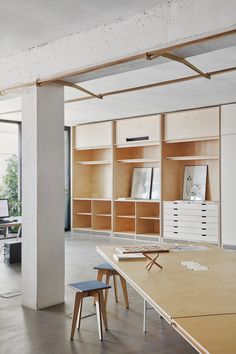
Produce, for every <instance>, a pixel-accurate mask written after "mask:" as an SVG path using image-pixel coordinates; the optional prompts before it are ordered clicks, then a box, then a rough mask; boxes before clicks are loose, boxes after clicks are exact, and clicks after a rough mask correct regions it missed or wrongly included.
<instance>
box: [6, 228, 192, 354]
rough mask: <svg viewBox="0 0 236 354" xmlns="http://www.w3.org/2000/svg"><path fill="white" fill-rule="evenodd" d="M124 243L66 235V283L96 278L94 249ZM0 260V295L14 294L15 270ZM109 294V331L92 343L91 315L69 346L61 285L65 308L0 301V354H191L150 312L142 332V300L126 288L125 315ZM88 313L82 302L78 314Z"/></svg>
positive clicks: (68, 299)
mask: <svg viewBox="0 0 236 354" xmlns="http://www.w3.org/2000/svg"><path fill="white" fill-rule="evenodd" d="M125 242H127V241H123V240H122V241H121V240H112V239H110V238H106V237H101V236H96V237H95V236H83V235H79V234H71V233H66V243H65V245H66V248H65V251H66V284H68V283H70V282H76V281H83V280H91V279H95V278H96V272H95V271H94V270H93V266H94V265H96V264H99V262H102V261H103V259H102V258H101V256H100V255H99V254H97V252H96V249H95V247H96V245H105V244H124V243H125ZM129 243H130V241H129ZM0 247H1V244H0ZM0 258H1V262H0V294H2V293H5V292H10V291H16V290H20V289H21V274H20V266H19V265H16V266H8V265H5V264H4V263H3V262H2V255H1V256H0ZM58 262H60V259H58ZM119 290H120V289H119ZM112 292H113V291H112ZM112 292H111V294H110V297H109V301H108V308H107V313H108V325H109V331H108V332H106V333H105V334H104V341H103V342H100V341H99V339H98V330H97V322H96V317H95V316H91V317H88V318H86V319H84V320H82V325H81V330H80V332H79V333H78V332H77V333H76V335H75V339H74V341H73V342H72V341H70V339H69V338H70V326H71V312H72V307H73V298H74V292H73V290H72V289H70V288H69V287H68V286H67V285H66V286H65V293H66V296H65V304H62V305H59V306H54V307H51V308H48V309H45V310H40V311H33V310H30V309H27V308H23V307H22V306H21V296H17V297H13V298H9V299H4V298H1V297H0V338H1V340H0V354H16V353H17V354H19V353H21V354H70V353H71V354H76V353H80V354H106V353H107V354H108V353H109V354H110V353H114V354H115V353H125V354H126V353H127V354H132V353H134V354H143V353H155V354H159V353H161V354H194V353H196V351H195V350H194V349H193V348H192V347H191V346H190V345H189V344H188V343H187V342H186V341H185V340H184V339H182V338H181V337H180V335H179V334H178V333H177V332H175V331H174V330H173V328H171V327H170V326H169V325H168V324H167V323H166V322H165V321H164V320H161V319H160V318H159V316H158V315H157V313H156V312H155V311H154V310H149V311H148V332H147V333H146V334H144V333H143V332H142V311H143V300H142V298H141V297H140V296H139V295H138V294H137V293H136V292H135V291H134V290H133V289H132V288H131V287H128V292H129V300H130V309H129V310H126V309H125V307H124V304H123V299H122V296H121V295H122V294H120V293H119V295H120V296H119V299H120V303H119V304H115V302H114V296H113V293H112ZM94 311H95V309H94V306H93V304H92V302H91V299H86V300H85V304H84V307H83V315H89V314H92V313H94Z"/></svg>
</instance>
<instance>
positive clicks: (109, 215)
mask: <svg viewBox="0 0 236 354" xmlns="http://www.w3.org/2000/svg"><path fill="white" fill-rule="evenodd" d="M94 215H95V216H105V217H111V214H94Z"/></svg>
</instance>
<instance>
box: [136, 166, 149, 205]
mask: <svg viewBox="0 0 236 354" xmlns="http://www.w3.org/2000/svg"><path fill="white" fill-rule="evenodd" d="M151 183H152V168H151V167H134V170H133V179H132V188H131V198H134V199H135V198H137V199H149V198H150V194H151Z"/></svg>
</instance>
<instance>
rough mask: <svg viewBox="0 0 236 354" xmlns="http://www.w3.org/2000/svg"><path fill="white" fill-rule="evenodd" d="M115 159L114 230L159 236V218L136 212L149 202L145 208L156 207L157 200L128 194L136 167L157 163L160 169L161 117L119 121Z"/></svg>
mask: <svg viewBox="0 0 236 354" xmlns="http://www.w3.org/2000/svg"><path fill="white" fill-rule="evenodd" d="M114 159H115V161H114V234H115V235H116V234H118V235H119V234H128V235H133V238H135V237H136V236H137V235H142V236H144V237H145V236H150V235H153V236H156V237H159V235H160V219H155V220H153V219H140V218H139V216H141V215H139V213H140V210H142V206H144V208H145V205H146V206H147V205H148V204H149V203H150V205H149V206H148V207H147V210H150V208H151V205H156V206H157V208H158V210H159V203H160V200H158V201H156V200H150V199H147V200H136V199H131V198H130V196H131V186H132V178H133V171H134V168H135V167H159V169H160V173H161V117H160V116H150V117H144V118H133V119H126V120H121V121H118V122H117V123H116V146H115V150H114ZM126 198H127V200H125V199H126ZM144 216H145V214H144ZM149 216H152V214H151V215H149Z"/></svg>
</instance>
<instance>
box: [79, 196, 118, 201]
mask: <svg viewBox="0 0 236 354" xmlns="http://www.w3.org/2000/svg"><path fill="white" fill-rule="evenodd" d="M73 200H95V201H111V199H110V198H90V197H88V198H78V197H76V198H73Z"/></svg>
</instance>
